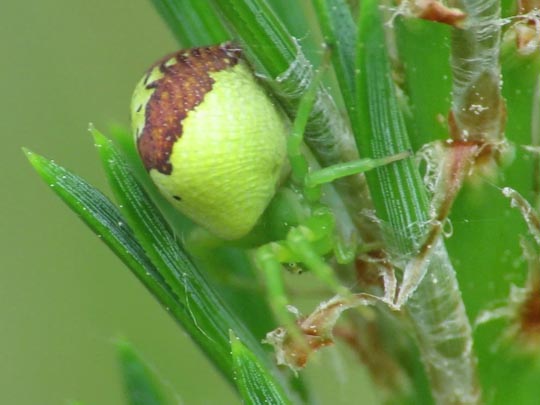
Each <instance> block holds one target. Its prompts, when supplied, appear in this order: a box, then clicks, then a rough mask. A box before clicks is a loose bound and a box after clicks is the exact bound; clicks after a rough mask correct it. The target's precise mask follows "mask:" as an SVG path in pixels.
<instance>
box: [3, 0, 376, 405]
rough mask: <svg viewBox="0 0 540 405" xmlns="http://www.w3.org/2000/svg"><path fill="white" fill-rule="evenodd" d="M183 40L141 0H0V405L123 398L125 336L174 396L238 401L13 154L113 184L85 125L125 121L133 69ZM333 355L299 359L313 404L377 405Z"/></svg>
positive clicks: (183, 400)
mask: <svg viewBox="0 0 540 405" xmlns="http://www.w3.org/2000/svg"><path fill="white" fill-rule="evenodd" d="M177 47H178V45H177V44H176V43H175V41H174V40H173V38H172V36H171V35H170V33H169V32H168V30H167V28H166V26H165V24H164V23H162V21H161V20H160V18H159V17H158V15H157V14H156V12H155V11H154V10H153V8H152V6H151V4H150V2H149V1H146V0H138V1H135V2H132V1H128V0H115V1H112V2H111V1H106V0H95V1H92V2H87V1H83V0H78V1H73V0H50V1H46V2H44V1H40V0H27V1H25V2H7V1H3V2H2V3H1V5H0V49H1V50H2V57H1V62H0V89H1V90H2V97H1V99H0V133H1V135H2V137H3V139H4V140H6V143H7V146H6V145H5V146H4V148H3V151H4V152H3V159H2V171H3V175H2V176H1V177H0V181H1V182H2V185H1V190H2V198H1V199H0V204H1V212H2V215H1V217H0V218H1V219H0V221H1V222H0V224H1V229H2V232H1V238H2V240H1V243H0V246H1V252H2V254H1V257H2V266H1V271H0V300H1V302H0V323H1V325H2V332H1V333H0V403H2V404H18V405H19V404H20V405H27V404H42V405H49V404H51V405H52V404H65V403H69V401H70V400H81V401H82V402H83V403H85V404H122V403H124V402H123V396H122V386H121V380H120V376H119V373H118V367H117V363H116V357H115V350H114V345H113V344H112V343H113V341H114V338H115V337H119V336H123V337H126V338H127V339H129V340H130V341H131V342H133V344H134V345H135V346H136V347H137V348H138V349H139V350H140V352H141V354H142V356H143V357H144V358H145V359H146V360H147V361H148V362H149V363H150V365H151V367H152V368H153V370H154V371H155V372H156V373H157V374H158V376H159V377H160V379H161V381H162V382H163V383H164V384H166V385H167V389H168V396H169V397H171V398H173V403H179V404H235V403H238V400H237V398H236V396H235V395H234V393H233V391H232V390H231V388H230V387H229V386H228V385H227V384H226V383H225V382H224V380H222V379H221V377H220V376H219V375H218V374H217V372H216V371H215V370H214V369H213V367H212V366H211V365H210V364H209V362H208V361H207V360H206V359H205V358H204V357H203V356H202V354H201V353H200V352H199V350H198V349H197V348H196V347H195V346H194V345H193V344H192V343H191V341H190V340H189V338H188V337H187V336H186V335H185V334H184V333H183V332H182V331H181V330H180V329H179V328H178V327H177V326H176V324H174V322H173V321H172V319H170V318H169V317H168V316H167V315H166V314H165V312H164V311H163V310H162V309H161V308H160V307H159V306H158V304H157V303H156V302H155V301H154V300H153V299H152V298H151V297H150V295H149V294H147V292H146V291H145V290H144V289H143V288H142V287H141V286H140V285H139V283H138V282H137V281H136V280H135V278H134V277H132V276H131V274H130V273H129V272H128V271H127V270H126V269H125V268H124V266H123V265H122V263H120V261H119V260H118V259H116V257H115V256H114V255H113V254H112V253H111V252H109V251H108V249H107V248H106V247H105V245H103V244H102V243H101V241H100V240H99V239H98V238H97V237H96V236H95V235H93V234H92V233H91V232H90V231H89V230H88V229H87V228H86V227H85V226H84V225H83V224H82V223H81V222H80V221H79V220H78V219H77V218H76V216H75V215H73V214H72V213H71V212H70V211H69V210H68V209H67V208H66V207H65V206H64V205H63V203H62V202H61V201H60V200H59V199H58V198H57V197H56V196H55V195H54V194H53V193H51V192H49V190H48V189H47V186H46V185H45V184H43V183H42V182H41V180H40V179H39V177H38V176H37V175H36V174H35V173H34V172H33V170H32V168H31V167H30V165H29V164H28V163H27V161H26V159H25V157H24V155H23V153H22V152H21V147H22V146H26V147H28V148H30V149H31V150H33V151H35V152H38V153H40V154H43V155H45V156H47V157H49V158H51V159H54V160H55V161H57V162H59V163H60V164H62V165H64V166H66V167H67V168H69V169H71V170H73V171H74V172H75V173H78V174H79V175H81V176H83V177H84V178H86V179H87V180H89V181H90V182H91V183H93V184H94V185H96V186H97V187H98V188H100V189H102V190H105V191H106V192H108V190H107V187H106V183H105V178H104V175H103V172H102V170H101V167H100V166H99V162H98V161H97V159H96V155H95V152H94V150H93V146H92V140H91V138H90V135H89V133H88V131H87V128H88V124H89V123H90V122H92V123H93V124H94V125H96V126H97V128H99V129H101V130H104V131H106V130H107V128H108V127H110V125H112V124H118V123H119V124H123V125H127V124H128V106H129V99H130V96H131V91H132V89H133V87H134V84H135V83H136V81H137V80H138V79H139V76H140V75H141V74H142V73H143V71H144V70H145V69H146V68H147V67H148V66H149V65H150V64H152V63H153V62H154V61H155V60H156V59H158V58H160V57H161V56H163V55H164V54H166V53H167V52H171V51H173V50H175V49H176V48H177ZM335 353H336V352H335V351H332V350H330V351H326V352H325V353H322V354H321V356H320V357H319V359H318V360H319V361H315V362H314V364H313V365H310V367H309V368H310V369H309V370H307V373H308V374H311V375H314V376H315V378H317V387H319V390H320V391H321V392H323V391H324V392H325V393H321V394H320V397H319V398H320V400H321V403H323V404H325V403H334V404H337V403H349V402H350V399H351V398H355V401H357V403H366V404H370V403H373V401H374V400H375V399H374V397H373V394H372V393H370V392H369V391H368V392H366V391H365V386H364V387H362V386H360V385H359V383H360V382H362V381H364V383H365V381H366V378H365V375H364V372H363V370H362V369H361V368H358V367H356V368H355V370H354V371H351V370H350V369H349V370H347V371H345V370H346V369H347V368H348V363H350V362H351V361H353V360H354V359H350V357H352V356H348V357H349V359H346V358H345V357H346V356H344V355H343V354H342V355H338V356H336V355H335ZM323 363H326V367H324V366H323ZM328 364H329V366H328ZM317 376H318V377H317Z"/></svg>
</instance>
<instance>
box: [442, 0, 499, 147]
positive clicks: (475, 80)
mask: <svg viewBox="0 0 540 405" xmlns="http://www.w3.org/2000/svg"><path fill="white" fill-rule="evenodd" d="M449 6H451V7H457V8H460V9H462V10H463V11H464V12H465V13H466V14H467V18H466V20H465V22H464V24H463V28H457V27H454V28H453V29H452V48H451V67H452V76H453V89H452V90H453V91H452V96H453V100H452V114H451V117H450V130H451V135H452V137H453V138H454V139H457V140H463V141H488V142H490V143H494V142H497V141H500V140H501V139H502V137H503V130H504V124H505V119H506V114H505V111H506V110H505V104H504V100H503V98H502V96H501V77H500V75H501V69H500V63H499V50H500V37H501V23H500V16H501V6H500V1H499V0H450V1H449Z"/></svg>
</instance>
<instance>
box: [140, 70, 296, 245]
mask: <svg viewBox="0 0 540 405" xmlns="http://www.w3.org/2000/svg"><path fill="white" fill-rule="evenodd" d="M169 63H170V62H169V61H168V62H166V64H169ZM155 69H157V67H156V68H155ZM208 75H209V76H210V78H211V79H212V80H213V84H212V88H211V90H210V91H208V92H207V93H206V94H204V96H203V98H202V101H201V102H200V103H199V104H198V105H196V106H195V107H194V108H193V109H192V110H190V111H188V112H187V114H186V115H185V117H183V119H182V123H181V124H182V133H181V136H179V137H178V138H177V139H176V141H175V142H174V143H173V144H172V149H171V150H170V155H169V159H168V163H170V165H171V167H172V171H171V172H170V173H169V174H167V173H162V172H160V170H158V169H156V168H151V169H150V170H149V174H150V176H151V178H152V180H153V181H154V183H155V184H156V185H157V187H158V188H159V190H160V191H161V193H162V194H163V195H164V196H165V197H167V198H168V200H169V201H170V202H171V203H172V204H173V205H174V206H175V207H176V208H178V209H179V210H180V211H181V212H182V213H184V214H185V215H186V216H188V217H189V218H191V219H192V220H193V221H195V222H196V223H198V224H200V225H202V226H203V227H205V228H206V229H208V230H209V231H210V232H212V233H214V234H215V235H217V236H219V237H221V238H223V239H227V240H234V239H238V238H241V237H242V236H244V235H246V234H247V233H248V232H249V231H250V230H251V229H252V228H253V226H254V225H255V223H256V222H257V220H258V219H259V217H260V216H261V215H262V213H263V212H264V210H265V209H266V207H267V205H268V203H269V202H270V200H271V199H272V197H273V196H274V194H275V192H276V187H277V186H278V184H279V182H280V179H281V177H282V175H283V171H284V167H285V166H286V165H285V161H286V131H287V128H286V124H285V120H284V118H283V117H282V115H281V113H280V111H278V109H277V108H276V107H275V106H274V104H273V103H272V101H271V100H270V99H269V97H268V96H267V95H266V94H265V92H264V90H263V89H262V88H261V86H260V85H259V84H258V83H257V82H256V80H255V78H254V76H253V73H252V72H251V71H250V69H249V68H248V66H247V65H246V64H245V63H244V62H243V61H241V60H240V61H239V62H238V63H236V64H235V65H234V66H232V67H227V68H225V69H222V70H219V71H215V72H209V73H208ZM149 77H150V78H152V77H154V78H159V77H160V75H159V74H156V73H155V72H152V73H151V74H149ZM147 83H148V80H147ZM167 97H169V96H167ZM145 98H146V101H148V102H152V100H151V99H150V98H149V90H148V89H147V88H146V87H145V86H144V84H143V81H141V83H139V85H138V87H137V90H136V91H135V93H134V97H133V102H132V115H133V126H134V131H135V133H136V135H137V136H138V135H139V133H140V132H141V125H143V124H142V123H141V121H143V122H144V120H145V119H148V115H147V114H146V117H145V116H144V115H143V114H145V111H146V105H145V106H144V108H139V111H138V112H137V111H136V110H137V108H138V106H139V105H141V101H144V99H145ZM160 125H167V123H166V122H165V123H161V124H160Z"/></svg>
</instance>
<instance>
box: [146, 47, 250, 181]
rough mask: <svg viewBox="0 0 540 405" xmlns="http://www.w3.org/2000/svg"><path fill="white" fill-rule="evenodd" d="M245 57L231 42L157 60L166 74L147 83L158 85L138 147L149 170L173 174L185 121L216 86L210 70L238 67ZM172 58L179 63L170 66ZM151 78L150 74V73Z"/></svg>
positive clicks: (182, 52) (147, 110)
mask: <svg viewBox="0 0 540 405" xmlns="http://www.w3.org/2000/svg"><path fill="white" fill-rule="evenodd" d="M240 57H241V51H240V49H238V47H233V46H232V45H231V44H225V45H216V46H210V47H202V48H193V49H189V50H184V51H179V52H177V53H175V54H171V55H168V56H166V57H165V58H163V59H161V60H160V61H159V62H157V63H155V64H154V65H153V66H152V67H151V68H150V70H149V73H148V75H149V74H150V72H151V71H152V69H154V68H156V67H158V66H159V69H160V71H161V72H162V73H163V74H164V76H163V77H162V78H161V79H158V80H156V81H153V82H151V83H148V84H146V83H145V84H146V88H154V89H155V90H154V92H153V93H152V95H151V96H150V99H149V100H148V103H147V106H146V111H145V125H144V128H143V130H142V132H141V135H140V136H139V137H138V139H137V148H138V149H139V154H140V156H141V159H142V161H143V164H144V166H145V168H146V170H148V171H150V170H151V169H156V170H158V171H159V172H160V173H163V174H170V173H171V171H172V165H171V164H170V163H169V157H170V155H171V152H172V148H173V145H174V143H175V142H176V140H177V139H178V138H180V137H181V136H182V121H183V120H184V118H185V117H186V116H187V114H188V113H189V111H191V110H193V109H194V108H195V107H196V106H198V105H199V104H200V103H201V102H202V101H203V99H204V96H205V94H206V93H208V92H209V91H210V90H211V89H212V85H213V84H214V80H213V79H212V78H211V77H210V73H212V72H219V71H221V70H224V69H228V68H231V67H233V66H235V65H236V64H237V63H238V61H239V59H240ZM171 58H174V59H175V60H176V62H175V63H174V64H171V65H168V66H166V65H165V64H166V63H167V61H169V60H170V59H171ZM147 77H148V76H147Z"/></svg>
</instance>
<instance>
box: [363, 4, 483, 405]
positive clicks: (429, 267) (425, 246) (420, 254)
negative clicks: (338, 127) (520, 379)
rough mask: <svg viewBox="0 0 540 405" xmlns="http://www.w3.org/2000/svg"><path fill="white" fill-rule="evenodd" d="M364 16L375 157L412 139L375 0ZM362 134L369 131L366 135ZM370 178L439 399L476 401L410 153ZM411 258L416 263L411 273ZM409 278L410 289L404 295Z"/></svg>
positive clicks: (457, 313)
mask: <svg viewBox="0 0 540 405" xmlns="http://www.w3.org/2000/svg"><path fill="white" fill-rule="evenodd" d="M360 15H361V21H360V32H359V42H358V48H357V49H358V50H357V69H358V71H359V75H358V78H357V97H358V102H359V104H358V108H357V111H358V116H357V117H356V119H354V120H353V128H354V131H355V135H356V139H357V142H358V146H359V147H360V148H363V150H364V151H365V150H367V151H370V152H371V155H372V156H374V157H382V156H388V155H391V154H394V153H397V152H399V151H400V150H403V149H407V148H409V147H410V142H409V139H408V135H407V132H406V128H405V124H404V121H403V116H402V113H401V111H400V109H399V105H398V101H397V98H396V94H395V85H394V83H393V81H392V79H391V76H392V75H391V71H390V65H389V61H388V55H387V53H386V50H385V48H384V47H382V46H381V44H382V43H384V42H385V36H384V31H383V26H382V18H381V15H380V13H379V10H378V4H377V1H375V0H364V1H363V2H362V11H361V14H360ZM360 134H372V135H371V137H370V138H367V137H365V136H360ZM367 179H368V183H369V186H370V191H371V192H372V196H373V203H374V205H375V207H376V210H377V214H378V217H379V218H381V219H382V220H383V221H384V222H385V223H387V224H388V225H389V228H390V230H389V233H390V234H389V235H388V238H387V246H388V252H389V253H390V254H393V255H394V261H395V262H396V263H399V262H400V261H401V263H402V264H403V267H404V268H405V272H404V282H403V285H402V287H401V291H400V294H402V296H403V297H404V298H407V297H408V301H406V305H405V309H406V311H407V314H408V316H409V320H410V322H411V326H412V328H413V330H414V334H415V336H416V338H417V341H418V345H419V348H420V351H421V353H422V360H423V363H424V367H425V369H426V371H427V373H428V375H429V378H430V381H431V390H432V394H433V396H434V398H435V400H436V402H437V403H438V404H475V403H478V402H479V401H480V389H479V386H478V382H477V378H476V359H475V356H474V353H473V351H472V346H473V343H472V342H473V340H472V331H471V327H470V324H469V321H468V319H467V315H466V312H465V307H464V304H463V301H462V298H461V293H460V290H459V286H458V283H457V279H456V275H455V271H454V269H453V267H452V264H451V263H450V259H449V257H448V254H447V252H446V249H445V247H444V244H443V240H442V237H441V232H440V229H439V228H438V227H440V225H441V224H439V223H437V221H433V220H432V218H431V215H430V212H429V204H428V199H427V195H426V191H425V188H424V186H423V184H422V182H421V179H420V175H419V173H418V170H417V168H416V167H415V165H414V164H413V162H412V161H410V159H408V160H403V161H399V162H396V163H394V164H392V165H391V166H385V167H382V168H379V169H376V170H374V171H373V172H369V173H367ZM448 204H451V201H447V202H446V205H448ZM446 205H445V206H446ZM435 229H439V231H437V232H435V231H434V230H435ZM430 235H431V236H433V235H434V236H433V237H431V236H430ZM411 263H412V264H413V266H415V267H416V266H417V267H418V268H417V269H416V271H415V272H414V273H413V274H411V272H410V270H411V268H410V264H411ZM407 270H409V271H407ZM413 270H414V269H413ZM411 277H412V278H411ZM407 282H409V283H410V287H409V291H408V293H405V292H404V286H406V284H407Z"/></svg>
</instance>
